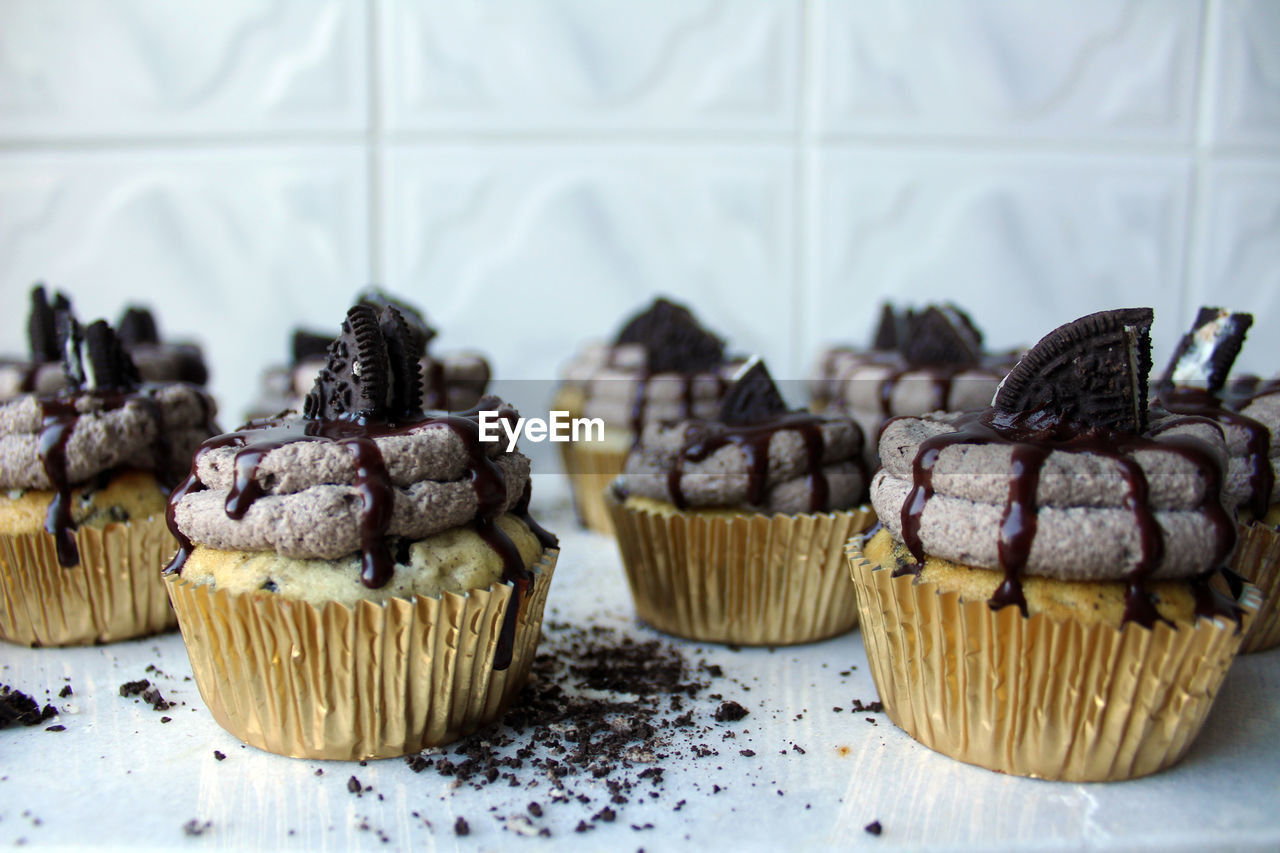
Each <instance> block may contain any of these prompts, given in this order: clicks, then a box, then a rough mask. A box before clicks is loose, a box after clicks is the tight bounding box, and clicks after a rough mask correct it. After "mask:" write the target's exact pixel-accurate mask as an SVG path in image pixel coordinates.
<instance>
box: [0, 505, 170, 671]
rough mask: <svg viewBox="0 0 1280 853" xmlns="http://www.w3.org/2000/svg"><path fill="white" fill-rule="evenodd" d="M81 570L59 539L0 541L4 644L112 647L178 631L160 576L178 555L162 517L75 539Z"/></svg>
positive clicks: (87, 531) (89, 530)
mask: <svg viewBox="0 0 1280 853" xmlns="http://www.w3.org/2000/svg"><path fill="white" fill-rule="evenodd" d="M75 541H76V548H77V549H78V551H79V555H80V563H79V565H76V566H72V567H70V568H64V567H63V566H62V565H60V564H59V562H58V552H57V546H56V545H55V544H54V539H53V537H52V536H51V535H50V534H48V533H45V532H43V531H41V532H39V533H13V534H6V535H0V639H3V640H7V641H9V642H11V643H21V644H23V645H29V646H78V645H88V644H90V643H112V642H116V641H119V640H128V639H133V638H135V637H145V636H147V635H149V634H155V633H158V632H161V631H168V630H171V629H172V628H173V627H174V625H175V624H176V621H175V618H174V614H173V610H172V608H170V606H169V599H168V596H166V595H165V590H164V583H163V582H162V581H161V577H160V572H161V570H162V569H163V568H164V565H165V563H167V562H168V561H169V558H170V557H172V556H173V552H174V551H175V550H177V543H176V542H175V541H174V539H173V536H172V535H171V534H170V533H169V527H168V525H167V524H165V520H164V516H163V515H160V516H154V517H151V518H137V519H133V520H131V521H128V522H125V523H111V524H107V525H105V526H103V527H101V528H98V527H89V526H85V527H81V528H80V529H79V530H77V531H76V532H75Z"/></svg>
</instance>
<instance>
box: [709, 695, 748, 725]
mask: <svg viewBox="0 0 1280 853" xmlns="http://www.w3.org/2000/svg"><path fill="white" fill-rule="evenodd" d="M747 713H748V712H747V709H746V708H744V707H742V706H741V705H739V704H738V703H737V702H734V701H733V700H732V699H730V700H728V701H727V702H724V703H722V704H721V705H720V707H719V708H716V714H715V718H716V722H717V723H734V722H737V721H738V720H741V719H742V718H743V717H745V716H746V715H747Z"/></svg>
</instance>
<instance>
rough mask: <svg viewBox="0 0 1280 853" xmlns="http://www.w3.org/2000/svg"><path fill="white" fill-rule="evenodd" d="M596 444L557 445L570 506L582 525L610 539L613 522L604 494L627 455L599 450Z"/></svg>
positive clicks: (567, 442)
mask: <svg viewBox="0 0 1280 853" xmlns="http://www.w3.org/2000/svg"><path fill="white" fill-rule="evenodd" d="M598 445H599V442H596V443H594V444H593V443H591V442H579V441H566V442H562V443H561V444H560V455H561V456H562V457H563V459H564V469H565V471H566V472H567V473H568V474H569V488H570V490H571V491H572V492H573V505H574V507H575V508H576V509H577V510H578V518H580V519H581V520H582V523H583V524H585V525H586V526H587V527H589V528H591V529H592V530H594V531H596V532H597V533H606V534H608V535H610V536H612V535H613V518H612V517H611V516H610V514H609V508H608V506H606V505H605V501H604V492H605V489H606V488H607V487H608V486H609V484H610V483H612V482H613V481H614V479H615V478H616V477H617V476H618V475H619V474H621V473H622V469H623V466H625V465H626V463H627V451H625V450H609V449H607V448H602V447H599V446H598Z"/></svg>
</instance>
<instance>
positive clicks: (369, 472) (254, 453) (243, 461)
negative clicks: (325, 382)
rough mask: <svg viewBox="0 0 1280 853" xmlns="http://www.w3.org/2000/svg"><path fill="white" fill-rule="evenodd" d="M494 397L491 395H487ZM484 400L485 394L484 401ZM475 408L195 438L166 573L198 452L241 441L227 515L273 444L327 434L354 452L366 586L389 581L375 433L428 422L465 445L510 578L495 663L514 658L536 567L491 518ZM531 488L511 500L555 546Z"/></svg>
mask: <svg viewBox="0 0 1280 853" xmlns="http://www.w3.org/2000/svg"><path fill="white" fill-rule="evenodd" d="M492 402H493V401H492V399H490V400H489V401H488V403H490V404H491V403H492ZM484 405H486V403H485V402H482V403H481V406H484ZM479 411H480V409H479V407H477V408H476V409H472V410H471V411H468V412H462V413H459V414H433V415H423V416H422V417H421V418H420V419H416V420H412V421H409V422H406V423H400V424H385V423H368V422H362V421H360V420H357V419H345V418H341V419H319V418H308V419H303V418H291V419H288V420H266V421H257V422H253V423H251V424H249V425H248V426H246V427H244V428H243V429H240V430H237V431H235V432H232V433H227V434H225V435H219V436H215V437H214V438H211V439H209V440H208V441H206V442H205V443H204V444H202V445H201V446H200V449H199V450H197V451H196V454H195V457H194V459H193V460H192V464H191V472H190V474H189V475H188V476H187V479H186V480H185V481H184V482H183V483H182V484H181V485H180V486H179V487H178V488H177V489H175V490H174V492H173V494H172V495H171V496H170V499H169V506H168V510H167V512H166V519H167V520H168V523H169V529H170V531H172V533H173V535H174V537H175V538H177V540H178V544H179V546H180V547H179V549H178V553H177V555H175V557H174V558H173V560H172V561H171V562H170V564H169V565H168V566H167V567H166V568H165V572H166V573H173V574H181V572H182V566H183V565H184V564H185V563H186V561H187V558H188V557H189V556H190V555H191V551H192V548H193V545H192V542H191V540H190V538H188V537H187V536H185V535H184V534H183V533H182V531H181V530H180V529H179V528H178V525H177V521H176V518H175V511H176V509H177V507H178V504H180V503H181V502H182V499H183V498H184V497H185V496H186V495H188V494H190V493H192V492H197V491H201V490H203V489H204V488H206V487H205V486H204V484H203V483H201V482H200V477H199V473H198V471H199V461H200V458H201V456H202V455H203V454H205V453H207V452H209V451H210V450H213V449H215V448H219V447H228V446H232V447H239V448H240V449H239V450H238V451H237V452H236V455H235V457H234V467H235V481H234V484H233V485H232V487H231V489H230V490H229V492H228V494H227V502H226V511H227V515H228V516H229V517H231V518H236V519H239V518H243V517H244V515H245V513H247V512H248V511H249V508H250V507H251V506H252V505H253V503H254V501H256V500H257V499H258V498H259V497H261V496H262V493H263V489H262V486H261V484H260V483H259V478H258V476H257V474H258V468H259V466H260V465H261V464H262V460H263V458H265V457H266V455H267V454H268V453H270V452H271V451H272V450H276V449H278V448H281V447H284V446H285V445H287V444H291V443H293V442H298V441H330V442H334V443H336V444H340V445H342V446H344V447H346V448H348V449H349V450H350V451H351V453H352V454H353V455H354V457H355V462H356V480H355V487H356V490H357V491H358V492H359V494H360V496H361V500H362V507H361V510H362V511H361V514H360V551H361V564H362V568H361V574H360V580H361V582H362V583H363V584H364V585H365V586H366V587H369V588H370V589H378V588H381V587H383V586H386V584H387V583H389V582H390V580H391V578H392V576H393V573H394V565H395V564H394V560H393V558H392V555H391V553H390V551H389V549H388V547H387V544H386V539H387V531H388V529H389V527H390V524H391V517H392V510H393V508H394V498H395V486H394V484H393V483H392V482H391V477H390V474H389V473H388V471H387V465H386V461H385V460H384V459H383V456H382V453H381V451H380V450H379V449H378V445H377V443H376V441H374V439H376V438H383V437H387V436H392V435H407V434H409V433H413V432H419V431H421V430H423V429H427V428H433V427H437V428H443V429H448V430H450V431H451V432H453V433H454V434H455V435H457V436H458V438H459V439H461V442H462V446H463V448H464V450H465V451H466V453H467V468H468V471H469V476H470V480H471V485H472V488H474V489H475V495H476V503H477V510H476V520H475V523H474V528H475V530H476V532H477V533H478V534H479V535H480V537H481V538H482V539H484V541H485V542H486V543H487V544H488V545H489V547H490V548H492V549H493V550H494V552H495V553H497V554H498V556H499V557H500V558H501V559H502V580H503V582H504V583H511V584H512V586H513V592H512V597H511V601H510V603H509V604H508V607H507V612H506V614H505V615H504V617H503V626H502V631H501V633H500V635H499V640H498V649H497V658H496V661H495V667H496V668H498V669H505V668H506V667H507V666H509V665H510V663H511V655H512V652H513V649H514V641H515V626H516V615H517V611H518V610H519V607H520V601H521V597H522V596H523V595H524V594H525V592H526V591H527V590H528V588H529V585H530V584H531V583H532V580H533V575H532V573H530V572H529V570H528V569H526V568H525V566H524V561H523V560H521V558H520V552H519V550H518V549H517V548H516V546H515V544H514V543H513V542H512V541H511V539H510V537H508V536H507V535H506V534H505V533H503V532H502V530H501V528H499V527H498V526H497V524H495V523H494V520H495V519H496V518H497V516H498V515H500V514H501V513H502V511H503V508H504V507H505V506H506V503H507V484H506V481H505V480H504V478H503V476H502V470H501V469H500V468H499V467H498V465H497V464H496V463H495V462H494V461H493V460H492V459H490V458H489V457H488V456H487V455H485V452H484V444H482V443H481V441H480V426H479V420H478V413H479ZM500 414H501V416H502V417H504V418H512V417H514V416H515V414H514V412H512V411H511V410H510V409H505V408H504V409H501V410H500ZM528 498H529V491H528V488H527V486H526V492H525V494H524V496H523V497H522V499H521V501H520V502H519V503H517V505H516V506H515V507H513V512H515V513H516V514H517V516H518V517H520V518H521V519H522V520H524V521H525V523H526V524H528V525H529V528H530V530H531V531H533V533H534V535H535V536H537V537H538V541H539V542H540V543H542V545H543V547H544V548H545V547H556V544H557V543H556V539H555V537H554V536H553V535H552V534H550V533H548V532H547V531H546V530H544V529H543V528H542V527H541V526H539V525H538V524H537V522H535V521H533V519H532V518H530V517H529V501H528Z"/></svg>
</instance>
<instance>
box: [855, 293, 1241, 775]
mask: <svg viewBox="0 0 1280 853" xmlns="http://www.w3.org/2000/svg"><path fill="white" fill-rule="evenodd" d="M1151 319H1152V312H1151V310H1150V309H1145V308H1143V309H1123V310H1117V311H1106V312H1102V313H1099V314H1092V315H1089V316H1087V317H1084V318H1082V319H1080V320H1077V321H1075V322H1074V323H1070V324H1068V325H1066V326H1063V327H1061V328H1060V329H1057V330H1055V331H1054V332H1052V333H1051V334H1049V335H1048V336H1047V337H1045V338H1044V339H1043V340H1042V341H1040V343H1038V344H1037V345H1036V346H1035V347H1034V348H1033V349H1032V350H1031V351H1029V352H1028V353H1027V354H1026V356H1024V357H1023V359H1022V360H1021V361H1020V362H1019V363H1018V366H1017V367H1015V368H1014V370H1013V371H1011V372H1010V373H1009V375H1008V376H1007V377H1006V378H1005V380H1004V381H1003V382H1002V383H1001V385H1000V391H999V393H998V394H997V395H996V397H995V399H994V401H993V404H992V406H991V407H989V408H986V409H982V410H975V411H970V412H965V413H937V414H932V415H927V416H924V417H903V418H897V419H895V420H893V421H890V422H889V423H888V424H887V425H886V426H885V428H884V431H883V433H882V435H881V438H880V458H881V461H882V464H883V467H882V468H881V470H880V471H879V472H877V474H876V476H875V477H874V478H873V480H872V484H871V500H872V503H873V505H874V506H875V509H876V512H877V513H878V515H879V517H880V521H881V524H882V525H883V526H882V527H881V529H880V530H879V531H878V532H875V534H874V535H872V536H869V537H867V539H866V542H865V544H862V545H860V544H859V542H857V541H855V543H853V544H852V545H851V549H850V557H851V562H852V572H853V578H854V582H855V585H856V587H857V592H858V607H859V611H860V613H861V618H862V634H863V640H864V642H865V644H866V647H867V658H868V661H869V663H870V665H871V670H872V675H873V676H874V678H875V681H876V686H877V687H878V688H879V690H880V696H881V699H882V700H883V702H884V706H885V710H886V711H887V713H888V714H889V716H890V717H891V719H893V721H894V722H895V723H896V724H897V725H898V726H900V727H901V728H903V729H904V730H905V731H906V732H907V733H908V734H910V735H911V736H912V737H913V738H915V739H916V740H918V741H920V742H921V743H923V744H924V745H926V746H928V747H930V748H932V749H935V750H937V751H939V752H942V753H944V754H946V755H950V756H952V757H954V758H958V759H960V760H962V761H966V762H969V763H971V764H977V765H980V766H983V767H987V768H990V769H993V770H999V771H1002V772H1006V773H1014V774H1018V775H1026V776H1037V777H1042V778H1046V779H1066V780H1072V781H1104V780H1114V779H1126V778H1132V777H1136V776H1142V775H1145V774H1148V773H1152V772H1155V771H1157V770H1160V769H1161V768H1164V767H1167V766H1169V765H1170V764H1172V763H1173V762H1175V761H1177V760H1178V758H1179V757H1181V755H1182V754H1183V753H1184V752H1185V751H1186V749H1187V747H1188V746H1189V745H1190V743H1191V741H1192V739H1193V738H1194V737H1195V735H1196V733H1197V732H1198V731H1199V729H1200V726H1201V724H1202V723H1203V722H1204V719H1205V716H1206V715H1207V714H1208V711H1209V706H1210V704H1211V703H1212V701H1213V698H1214V696H1215V694H1216V693H1217V689H1218V687H1219V685H1220V684H1221V681H1222V678H1223V676H1224V674H1225V673H1226V670H1227V667H1228V665H1229V664H1230V662H1231V660H1232V659H1233V658H1234V656H1235V654H1236V652H1237V650H1238V649H1239V646H1240V641H1241V638H1242V633H1241V626H1242V622H1244V623H1247V619H1243V617H1244V616H1245V610H1246V608H1244V607H1242V606H1241V605H1239V604H1237V603H1236V601H1235V600H1234V599H1233V597H1231V596H1228V595H1224V594H1223V592H1222V591H1221V590H1220V589H1219V587H1218V586H1217V584H1218V578H1219V577H1220V574H1221V573H1220V571H1219V569H1220V567H1221V566H1223V565H1224V563H1225V561H1226V560H1227V559H1228V557H1229V556H1230V554H1231V551H1232V548H1233V547H1234V545H1235V526H1234V524H1233V522H1232V520H1231V518H1230V516H1229V515H1228V513H1227V511H1226V510H1225V509H1224V508H1223V505H1222V502H1221V499H1220V492H1221V486H1222V476H1221V470H1222V465H1223V463H1224V461H1225V458H1226V447H1225V444H1224V442H1223V439H1222V433H1221V431H1220V430H1219V429H1218V428H1217V427H1216V426H1215V425H1213V424H1211V423H1208V422H1205V421H1193V420H1189V419H1184V420H1183V421H1182V422H1178V423H1172V424H1164V423H1160V422H1153V423H1148V410H1147V373H1148V371H1149V369H1150V364H1151V361H1150V326H1151ZM1236 591H1237V592H1239V590H1238V589H1237V590H1236ZM1245 598H1246V602H1245V603H1246V604H1247V605H1248V607H1249V608H1256V603H1257V596H1256V590H1253V589H1252V587H1249V588H1248V592H1247V593H1246V594H1245Z"/></svg>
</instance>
